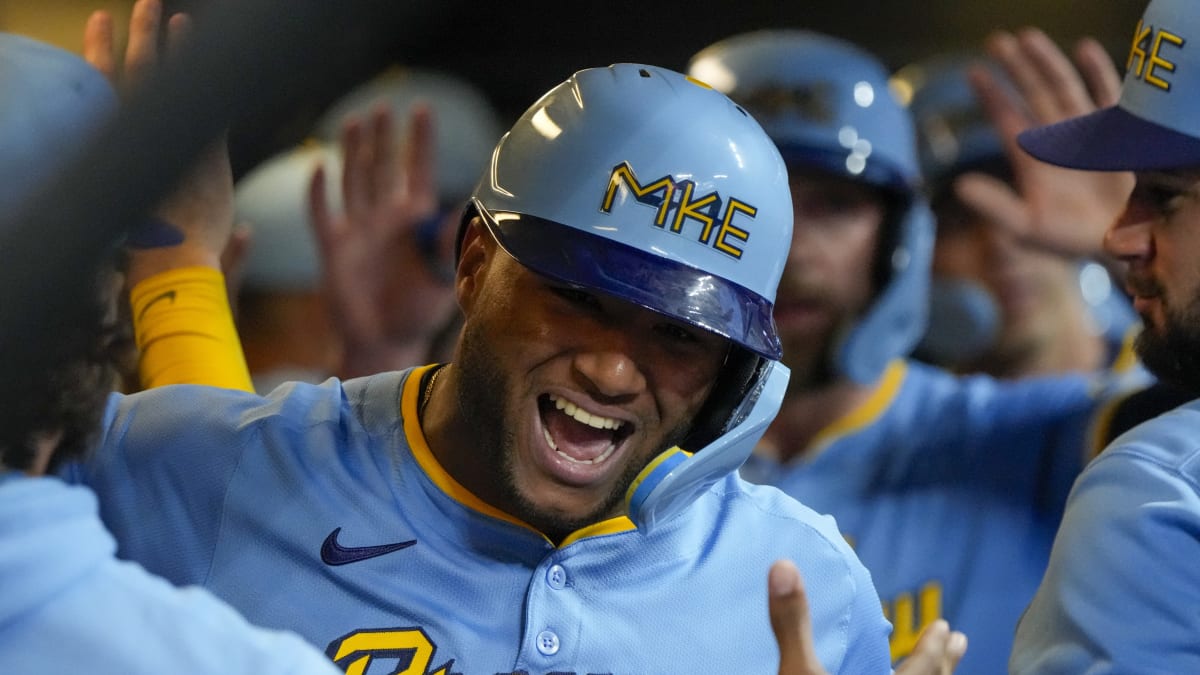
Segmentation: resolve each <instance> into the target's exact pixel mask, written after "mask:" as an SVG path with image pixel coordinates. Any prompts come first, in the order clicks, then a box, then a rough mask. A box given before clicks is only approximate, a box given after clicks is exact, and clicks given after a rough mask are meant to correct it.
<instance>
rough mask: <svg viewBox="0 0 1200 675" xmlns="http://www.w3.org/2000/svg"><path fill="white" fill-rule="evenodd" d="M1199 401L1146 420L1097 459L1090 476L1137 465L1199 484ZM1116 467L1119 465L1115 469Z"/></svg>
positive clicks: (1126, 433) (1115, 441)
mask: <svg viewBox="0 0 1200 675" xmlns="http://www.w3.org/2000/svg"><path fill="white" fill-rule="evenodd" d="M1198 428H1200V399H1196V400H1193V401H1191V402H1189V403H1185V404H1183V405H1181V406H1179V407H1177V408H1175V409H1174V410H1170V411H1168V412H1166V413H1163V414H1162V415H1159V416H1158V417H1155V418H1153V419H1150V420H1147V421H1146V422H1143V423H1142V424H1139V425H1137V426H1135V427H1133V428H1132V429H1130V430H1129V431H1126V432H1125V433H1123V434H1121V435H1120V436H1118V437H1117V438H1116V439H1114V440H1113V442H1112V443H1111V444H1110V445H1109V446H1108V448H1106V449H1105V450H1104V452H1103V453H1102V454H1101V455H1100V456H1099V457H1097V458H1096V460H1095V461H1094V462H1093V463H1092V466H1089V467H1088V471H1087V473H1095V472H1102V471H1103V472H1108V471H1115V470H1123V471H1127V472H1128V471H1132V470H1131V469H1120V468H1119V467H1120V466H1123V465H1129V464H1138V465H1142V466H1143V467H1144V468H1146V467H1151V466H1153V467H1158V468H1160V469H1162V470H1164V471H1169V472H1172V473H1175V474H1177V475H1178V476H1179V477H1180V478H1181V479H1183V480H1188V481H1191V482H1193V483H1194V484H1197V485H1200V436H1197V435H1196V429H1198ZM1114 465H1117V466H1115V467H1114Z"/></svg>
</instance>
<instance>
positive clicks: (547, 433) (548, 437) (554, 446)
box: [542, 427, 562, 454]
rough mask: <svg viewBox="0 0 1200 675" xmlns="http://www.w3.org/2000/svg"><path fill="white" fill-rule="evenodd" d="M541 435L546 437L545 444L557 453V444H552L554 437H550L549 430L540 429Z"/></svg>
mask: <svg viewBox="0 0 1200 675" xmlns="http://www.w3.org/2000/svg"><path fill="white" fill-rule="evenodd" d="M542 435H543V436H545V437H546V442H547V443H549V444H550V447H551V448H552V449H554V450H555V451H558V444H557V443H555V442H554V437H553V436H551V435H550V430H549V429H547V428H546V427H542ZM559 454H562V453H559Z"/></svg>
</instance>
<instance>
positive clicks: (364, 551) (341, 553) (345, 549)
mask: <svg viewBox="0 0 1200 675" xmlns="http://www.w3.org/2000/svg"><path fill="white" fill-rule="evenodd" d="M341 531H342V528H340V527H339V528H336V529H334V531H333V532H330V533H329V536H328V537H325V543H323V544H321V560H322V561H323V562H324V563H325V564H326V565H348V564H350V563H354V562H360V561H363V560H369V559H371V558H377V557H379V556H381V555H386V554H388V553H392V552H394V551H399V550H400V549H404V548H408V547H409V546H412V545H413V544H415V543H417V540H416V539H412V540H410V541H400V542H396V543H394V544H381V545H379V546H342V545H341V544H339V543H338V541H337V537H338V533H339V532H341Z"/></svg>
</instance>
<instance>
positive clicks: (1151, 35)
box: [1017, 0, 1200, 171]
mask: <svg viewBox="0 0 1200 675" xmlns="http://www.w3.org/2000/svg"><path fill="white" fill-rule="evenodd" d="M1125 71H1126V72H1125V81H1124V83H1123V85H1122V88H1121V100H1120V101H1119V102H1118V103H1117V105H1115V106H1113V107H1111V108H1105V109H1103V110H1098V111H1096V112H1094V113H1091V114H1088V115H1083V116H1080V117H1076V118H1073V119H1069V120H1066V121H1063V122H1059V123H1057V124H1051V125H1048V126H1044V127H1039V128H1036V129H1030V130H1028V131H1025V132H1023V133H1021V134H1020V135H1019V136H1018V137H1017V142H1018V143H1020V145H1021V147H1022V148H1024V149H1025V151H1026V152H1028V153H1029V154H1031V155H1033V156H1034V157H1036V158H1038V159H1040V160H1042V161H1044V162H1048V163H1050V164H1056V165H1058V166H1064V167H1067V168H1072V169H1087V170H1092V171H1154V170H1163V169H1177V168H1183V167H1192V166H1200V6H1197V5H1196V3H1195V0H1153V1H1152V2H1151V3H1150V5H1149V7H1147V8H1146V12H1145V13H1144V14H1143V15H1142V18H1141V20H1140V21H1138V24H1137V28H1136V29H1135V30H1134V36H1133V44H1132V46H1131V47H1130V50H1129V58H1128V59H1127V60H1126V63H1125Z"/></svg>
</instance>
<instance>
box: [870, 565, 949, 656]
mask: <svg viewBox="0 0 1200 675" xmlns="http://www.w3.org/2000/svg"><path fill="white" fill-rule="evenodd" d="M883 615H884V616H885V617H887V620H888V621H891V622H892V638H891V653H892V663H895V662H896V661H899V660H900V659H902V658H904V657H905V656H908V655H909V654H911V653H912V651H913V649H915V648H916V646H917V640H918V639H920V637H921V631H923V630H925V628H926V627H927V626H928V625H929V624H931V623H933V622H934V621H937V620H938V619H939V618H941V616H942V585H941V584H940V583H938V582H936V581H931V582H929V583H927V584H925V585H924V586H922V587H921V589H920V590H919V591H917V592H916V600H915V601H914V600H913V594H912V593H901V594H900V595H897V596H896V597H895V599H893V600H892V601H890V602H889V601H887V600H884V601H883Z"/></svg>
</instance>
